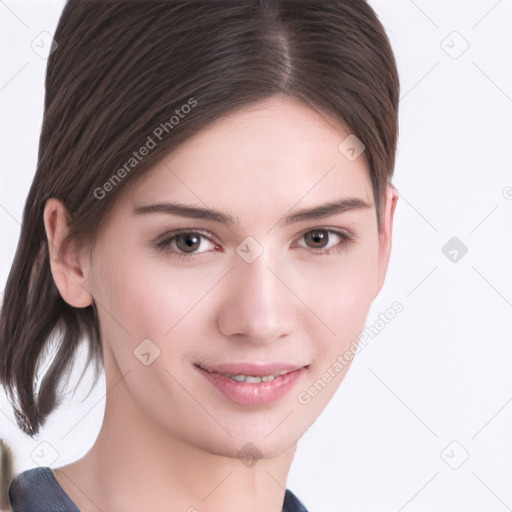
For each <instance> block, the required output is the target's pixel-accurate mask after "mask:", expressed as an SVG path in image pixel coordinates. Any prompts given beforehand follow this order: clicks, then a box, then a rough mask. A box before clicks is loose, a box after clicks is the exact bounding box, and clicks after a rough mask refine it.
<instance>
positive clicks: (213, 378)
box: [194, 363, 309, 405]
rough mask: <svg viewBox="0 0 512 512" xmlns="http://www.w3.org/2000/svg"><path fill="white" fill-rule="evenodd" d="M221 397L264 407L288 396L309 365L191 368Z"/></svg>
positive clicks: (200, 366) (234, 365)
mask: <svg viewBox="0 0 512 512" xmlns="http://www.w3.org/2000/svg"><path fill="white" fill-rule="evenodd" d="M194 366H195V367H196V368H198V370H199V371H200V373H201V374H202V375H203V376H204V377H205V378H206V379H207V381H209V382H210V384H212V385H213V386H214V387H215V388H216V389H217V390H218V391H220V392H221V394H222V395H224V396H225V397H227V398H228V399H230V400H231V401H233V402H235V403H237V404H241V405H257V404H265V403H270V402H274V401H276V400H278V399H279V398H281V397H283V396H284V395H285V394H287V393H288V391H290V390H291V389H292V387H293V386H294V385H295V383H296V382H297V381H298V379H300V378H301V376H302V374H303V373H305V372H306V371H307V368H308V367H309V365H293V364H289V363H270V364H263V365H262V364H255V363H240V364H222V365H216V366H215V367H209V366H206V365H204V364H195V365H194Z"/></svg>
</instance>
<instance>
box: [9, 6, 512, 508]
mask: <svg viewBox="0 0 512 512" xmlns="http://www.w3.org/2000/svg"><path fill="white" fill-rule="evenodd" d="M370 3H371V5H372V6H373V7H374V9H375V10H376V12H377V14H378V15H379V17H380V19H381V21H382V22H383V24H384V26H385V28H386V30H387V32H388V35H389V37H390V39H391V42H392V45H393V48H394V51H395V55H396V58H397V62H398V67H399V72H400V77H401V87H402V94H401V103H400V139H399V151H398V156H397V165H396V171H395V177H394V184H395V186H396V187H397V188H398V190H399V192H400V196H401V198H400V200H399V204H398V208H397V213H396V219H395V231H394V245H393V252H392V257H391V262H390V267H389V272H388V276H387V280H386V284H385V286H384V289H383V290H382V292H381V294H380V296H379V297H378V299H377V300H376V301H375V302H374V304H373V307H372V310H371V312H370V315H369V317H368V325H370V324H373V322H374V321H375V320H376V319H377V317H378V315H379V313H381V312H383V311H385V310H386V309H387V308H389V307H390V305H391V304H392V303H393V302H394V301H400V302H401V303H402V304H403V307H404V309H403V311H402V312H401V313H399V314H398V315H397V316H396V318H395V319H394V320H393V321H391V322H390V323H389V324H387V325H386V326H385V328H384V329H382V330H381V331H380V332H379V334H378V336H376V337H375V338H373V339H372V340H371V341H370V342H369V343H368V345H367V346H366V347H365V348H364V350H362V351H361V352H360V353H359V355H358V356H357V358H356V360H355V361H354V363H353V365H352V368H351V369H350V371H349V373H348V375H347V377H346V378H345V380H344V381H343V383H342V385H341V387H340V389H339V390H338V392H337V394H336V395H335V398H334V399H333V400H332V401H331V403H330V404H329V406H328V407H327V409H326V410H325V411H324V413H323V414H322V415H321V416H320V418H319V419H318V420H317V422H316V423H315V424H314V425H313V427H312V428H311V429H310V430H308V431H307V432H306V434H305V436H304V437H303V439H302V440H301V441H300V443H299V448H298V450H297V454H296V457H295V460H294V463H293V465H292V468H291V470H290V474H289V480H288V483H287V486H288V488H290V489H291V490H293V491H294V492H295V493H296V494H297V495H298V497H299V498H300V499H301V500H302V501H303V502H304V504H305V505H306V506H307V507H308V509H309V510H310V511H311V512H335V511H336V512H339V511H351V512H358V511H361V512H369V511H378V512H388V511H392V512H399V511H402V510H404V511H410V512H419V511H432V510H436V511H437V512H443V511H450V512H454V511H465V512H471V511H475V512H476V511H478V512H482V511H485V512H503V511H506V510H512V485H511V482H512V440H511V439H512V435H511V434H512V378H511V375H512V371H511V363H512V358H511V355H512V348H511V343H510V341H511V338H512V336H511V335H512V328H511V327H512V326H511V322H510V318H511V313H512V286H511V283H512V271H511V268H512V265H511V264H512V250H511V248H512V244H511V233H512V221H511V220H512V200H511V199H512V173H511V171H510V169H511V164H512V156H511V147H512V139H511V135H512V41H511V33H512V30H511V29H512V0H501V1H496V0H478V1H476V0H472V1H468V0H464V1H462V0H457V1H454V0H451V1H450V2H446V1H442V0H428V1H427V0H415V1H414V2H413V1H412V0H400V1H397V0H394V1H392V0H373V1H371V2H370ZM63 5H64V2H63V1H62V0H58V1H57V0H55V1H49V0H45V1H41V0H37V2H36V1H34V0H32V1H25V0H24V1H21V0H0V48H1V50H0V60H1V65H0V73H1V74H0V111H1V121H0V129H1V134H0V143H1V146H0V162H1V164H0V169H1V171H0V230H1V231H0V236H1V244H0V286H1V287H2V288H3V286H4V285H5V280H6V279H7V275H8V272H9V269H10V265H11V263H12V259H13V257H14V252H15V249H16V245H17V241H18V236H19V232H20V221H21V217H22V210H23V206H24V201H25V198H26V196H27V193H28V190H29V187H30V184H31V180H32V178H33V175H34V172H35V166H36V160H37V150H38V141H39V133H40V128H41V120H42V112H43V99H44V88H43V81H44V73H45V66H46V61H45V60H44V58H40V57H39V56H38V55H37V54H36V53H35V52H34V50H33V49H32V48H31V43H32V41H33V40H34V39H35V38H36V36H38V35H39V34H40V33H41V32H43V31H47V32H49V33H50V34H53V32H54V30H55V26H56V23H57V20H58V17H59V15H60V12H61V10H62V7H63ZM454 31H456V32H457V34H453V32H454ZM466 44H469V47H468V48H467V50H466V51H464V53H461V52H462V50H464V48H465V45H466ZM459 54H460V55H459ZM455 57H456V58H455ZM452 237H457V238H458V239H459V240H460V241H461V242H462V243H463V244H464V245H465V246H466V247H467V249H468V252H467V253H466V254H465V255H464V256H463V257H460V255H461V254H462V253H461V252H460V250H459V251H458V260H457V261H456V262H453V261H451V260H450V259H449V258H448V257H447V256H445V254H444V253H443V252H442V247H443V246H444V245H445V244H446V243H447V242H448V241H449V240H450V239H451V238H452ZM453 254H454V253H452V255H451V256H450V255H449V256H450V257H453ZM81 368H82V367H81V365H78V366H77V368H76V370H77V371H76V374H77V375H79V373H80V370H81ZM89 384H90V381H89V380H87V379H84V382H83V385H80V387H79V388H78V391H77V394H76V395H75V397H70V400H69V402H67V403H66V404H64V405H63V406H62V407H61V408H60V409H59V410H58V411H56V412H55V413H54V414H53V415H52V416H51V418H50V420H49V422H48V423H47V427H46V428H45V429H43V430H42V431H41V433H40V435H39V436H37V438H36V440H32V439H30V438H29V437H28V436H26V435H24V434H23V433H22V432H21V431H20V430H19V429H18V428H17V426H16V424H15V422H14V418H13V414H12V410H11V408H10V406H9V405H8V403H7V401H6V399H5V396H4V395H3V394H1V393H0V413H1V414H0V436H1V437H3V438H6V439H8V441H9V442H10V444H11V445H12V446H13V449H14V452H15V457H16V461H15V464H16V465H15V470H16V473H18V472H21V471H23V470H25V469H29V468H31V467H35V466H37V465H43V466H44V465H50V466H52V467H59V466H62V465H64V464H66V463H68V462H72V461H74V460H76V459H78V458H79V457H81V456H82V455H84V454H85V453H86V452H87V451H88V450H89V448H90V447H91V446H92V444H93V443H94V440H95V438H96V435H97V433H98V431H99V428H100V426H101V420H102V417H103V408H104V395H105V390H104V380H103V379H102V380H101V382H100V383H99V384H98V386H96V387H95V388H94V390H93V392H92V393H91V394H90V395H89V396H88V397H87V398H86V393H87V391H88V390H89ZM70 389H73V386H72V387H71V388H70ZM82 399H83V400H82ZM80 400H82V402H81V403H79V401H80ZM454 441H455V444H450V443H453V442H454ZM40 443H50V445H51V446H52V447H53V449H55V450H56V451H55V452H53V451H52V449H51V448H50V447H49V445H43V448H44V447H45V446H46V448H44V450H43V451H44V453H45V457H46V458H45V459H44V460H38V459H37V457H35V455H34V454H35V453H37V452H38V450H39V452H40V451H41V447H40V446H39V445H40ZM448 445H450V446H449V447H448V449H447V450H445V448H446V447H447V446H448ZM466 452H467V454H468V455H469V458H468V459H467V460H466V461H465V462H464V463H463V464H462V465H461V466H460V467H459V468H458V469H453V468H452V467H450V465H449V464H451V465H452V466H455V465H456V464H457V463H459V462H460V461H461V460H463V458H464V456H465V454H466ZM52 454H55V457H57V458H55V457H54V459H55V460H53V459H52ZM442 454H444V456H443V455H442ZM448 463H449V464H448Z"/></svg>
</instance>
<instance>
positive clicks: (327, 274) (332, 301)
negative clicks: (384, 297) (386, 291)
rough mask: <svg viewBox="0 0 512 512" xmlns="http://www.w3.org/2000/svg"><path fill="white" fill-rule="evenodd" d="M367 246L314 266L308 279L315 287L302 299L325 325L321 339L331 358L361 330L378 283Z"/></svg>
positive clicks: (374, 257)
mask: <svg viewBox="0 0 512 512" xmlns="http://www.w3.org/2000/svg"><path fill="white" fill-rule="evenodd" d="M368 245H369V246H368V247H360V248H359V249H358V250H357V251H354V252H353V253H350V254H347V257H346V258H340V259H339V261H337V262H336V263H334V264H325V265H318V266H317V267H316V268H315V271H314V274H312V275H311V276H310V277H311V278H312V279H313V277H314V282H315V283H316V285H315V286H309V287H308V291H307V292H306V293H305V296H306V295H307V296H309V297H310V299H309V302H310V304H312V306H311V308H312V309H313V308H314V311H315V312H318V316H319V317H320V318H321V319H322V321H323V322H324V324H325V326H324V327H325V329H323V330H322V332H325V333H326V337H325V338H322V340H324V348H325V351H326V352H327V353H329V354H330V355H331V356H332V355H334V353H336V354H338V353H339V352H340V351H344V350H345V348H346V347H347V346H348V345H349V344H350V342H351V340H353V339H354V338H356V337H357V335H358V334H359V333H360V332H361V331H362V330H363V329H364V324H365V322H366V318H367V315H368V311H369V309H370V306H371V303H372V300H373V298H374V296H375V290H376V286H377V282H378V267H377V262H378V259H377V249H376V248H375V247H374V246H370V244H368ZM363 249H364V250H363Z"/></svg>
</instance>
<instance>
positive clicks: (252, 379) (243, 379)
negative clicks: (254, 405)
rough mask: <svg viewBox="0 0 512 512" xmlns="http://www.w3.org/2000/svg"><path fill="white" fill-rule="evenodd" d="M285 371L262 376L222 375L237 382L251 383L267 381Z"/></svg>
mask: <svg viewBox="0 0 512 512" xmlns="http://www.w3.org/2000/svg"><path fill="white" fill-rule="evenodd" d="M285 373H287V372H286V371H282V372H279V373H278V374H276V375H265V376H263V377H253V376H252V375H224V377H229V378H230V379H232V380H236V381H237V382H250V383H251V384H258V383H260V382H268V381H269V380H274V379H275V378H276V377H279V376H281V375H284V374H285Z"/></svg>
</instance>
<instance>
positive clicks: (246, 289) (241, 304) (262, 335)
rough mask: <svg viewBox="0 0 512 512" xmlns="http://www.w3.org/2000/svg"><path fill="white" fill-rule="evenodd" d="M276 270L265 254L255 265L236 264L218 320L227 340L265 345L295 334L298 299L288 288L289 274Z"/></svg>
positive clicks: (254, 262) (229, 275) (239, 262)
mask: <svg viewBox="0 0 512 512" xmlns="http://www.w3.org/2000/svg"><path fill="white" fill-rule="evenodd" d="M273 267H276V265H275V264H271V262H270V261H269V259H268V258H267V256H266V253H265V251H264V252H263V254H261V255H260V256H259V257H258V258H257V259H256V260H255V261H253V262H252V263H247V262H245V261H243V260H242V259H241V258H240V259H239V260H237V261H236V263H235V268H233V270H232V271H231V272H230V273H229V274H228V276H227V279H229V281H227V286H226V288H225V298H224V300H223V301H222V302H221V305H220V307H219V310H218V316H217V326H218V329H219V330H220V332H221V333H222V334H223V335H224V336H227V337H232V338H233V337H240V338H244V339H246V340H247V341H250V342H251V343H254V344H256V345H263V344H267V343H271V342H273V341H275V340H276V339H278V338H280V337H283V336H286V335H289V334H291V333H292V332H293V331H294V330H295V328H296V323H297V314H298V311H297V309H296V308H297V303H298V301H297V298H296V297H295V296H294V294H293V292H292V291H291V290H290V289H289V288H288V286H287V285H286V284H285V283H286V282H287V279H286V276H285V275H284V274H285V273H284V272H283V271H280V270H279V269H278V268H273Z"/></svg>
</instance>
